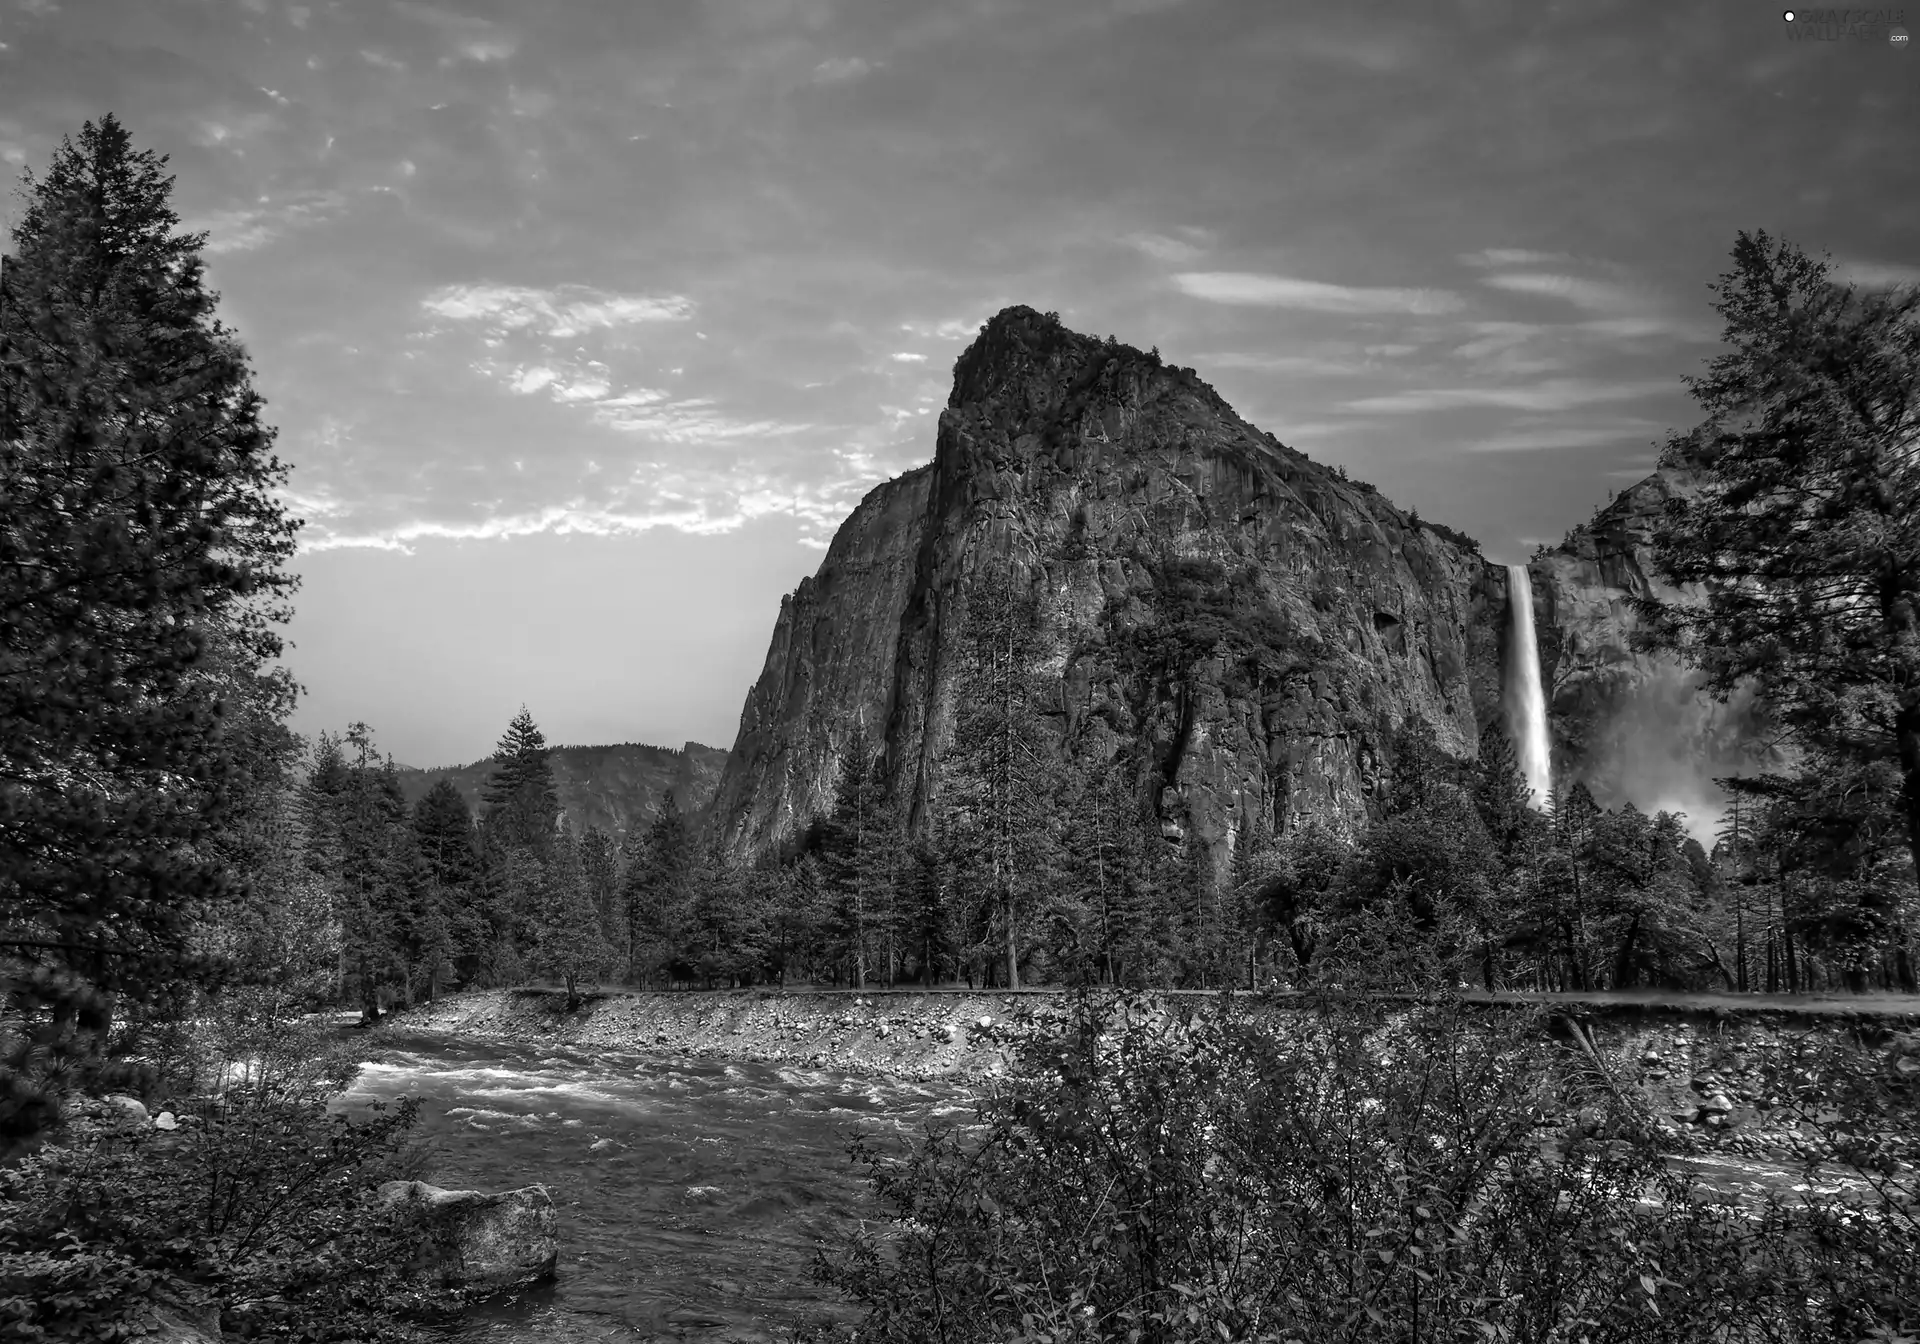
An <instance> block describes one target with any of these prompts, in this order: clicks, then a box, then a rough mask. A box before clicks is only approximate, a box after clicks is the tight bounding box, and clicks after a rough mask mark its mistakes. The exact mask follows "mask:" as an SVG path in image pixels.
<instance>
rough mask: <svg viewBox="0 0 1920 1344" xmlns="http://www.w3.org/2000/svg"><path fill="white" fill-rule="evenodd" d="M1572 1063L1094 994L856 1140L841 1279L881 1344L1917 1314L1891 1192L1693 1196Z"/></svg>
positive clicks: (1815, 1321) (1887, 1325) (1274, 1336)
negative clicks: (1006, 1056)
mask: <svg viewBox="0 0 1920 1344" xmlns="http://www.w3.org/2000/svg"><path fill="white" fill-rule="evenodd" d="M1557 1051H1558V1047H1555V1046H1553V1045H1551V1044H1550V1043H1549V1041H1548V1040H1547V1038H1546V1036H1545V1033H1543V1032H1542V1031H1541V1030H1540V1024H1539V1023H1537V1022H1528V1021H1525V1020H1523V1019H1522V1018H1520V1017H1519V1016H1518V1015H1515V1014H1510V1013H1509V1014H1502V1015H1499V1016H1497V1017H1475V1016H1473V1015H1471V1014H1470V1013H1469V1012H1468V1011H1467V1010H1465V1009H1463V1008H1462V1007H1461V1006H1460V1005H1459V1004H1457V1003H1453V1002H1448V1001H1445V1000H1440V1001H1430V1002H1427V1003H1425V1004H1421V1005H1417V1006H1414V1007H1412V1008H1410V1009H1407V1010H1404V1011H1400V1012H1396V1013H1394V1014H1392V1015H1389V1014H1387V1013H1386V1012H1384V1011H1383V1010H1379V1009H1374V1008H1367V1007H1362V1006H1357V1005H1355V1004H1353V1003H1351V1002H1348V1003H1341V1002H1336V1001H1333V1000H1321V1001H1318V1002H1317V1003H1315V1004H1313V1005H1311V1006H1310V1008H1309V1010H1307V1011H1303V1012H1291V1013H1287V1014H1284V1015H1278V1014H1265V1013H1260V1012H1258V1011H1254V1012H1247V1011H1241V1012H1237V1013H1236V1012H1232V1011H1230V1010H1229V1009H1226V1008H1219V1009H1216V1010H1214V1011H1210V1012H1208V1013H1206V1014H1205V1015H1202V1016H1198V1017H1196V1018H1194V1019H1193V1020H1190V1021H1187V1022H1185V1023H1181V1022H1176V1021H1169V1020H1167V1019H1165V1018H1164V1017H1163V1016H1162V1015H1161V1014H1160V1012H1159V1011H1158V1010H1157V1009H1156V1008H1155V1007H1154V1006H1153V1005H1151V1004H1147V1003H1140V1002H1127V1001H1124V1000H1122V1001H1120V1002H1117V1003H1115V1002H1099V1001H1083V1002H1081V1003H1080V1004H1079V1005H1077V1008H1076V1015H1075V1021H1074V1023H1073V1026H1072V1029H1071V1030H1070V1031H1069V1032H1068V1033H1067V1034H1066V1036H1065V1037H1064V1038H1059V1037H1054V1036H1051V1035H1049V1036H1044V1037H1039V1036H1037V1037H1035V1038H1033V1039H1032V1040H1030V1041H1029V1043H1028V1045H1027V1046H1026V1051H1025V1056H1024V1058H1023V1060H1022V1063H1021V1067H1020V1068H1019V1069H1018V1070H1017V1071H1016V1073H1015V1075H1014V1077H1013V1078H1012V1079H1011V1080H1010V1081H1009V1082H1007V1083H1006V1084H1004V1085H1003V1086H1001V1087H998V1088H996V1089H994V1090H993V1091H991V1092H989V1093H988V1095H987V1096H986V1097H985V1098H984V1099H983V1100H982V1101H981V1103H980V1105H979V1117H978V1119H979V1123H978V1124H977V1125H975V1126H970V1127H964V1128H954V1129H946V1130H932V1131H929V1132H928V1134H927V1135H926V1136H925V1137H924V1138H921V1139H917V1140H912V1141H908V1142H907V1143H906V1145H905V1147H904V1148H903V1149H898V1148H896V1149H892V1150H889V1149H887V1148H883V1147H882V1146H881V1145H880V1144H879V1143H877V1142H874V1141H866V1140H863V1141H860V1142H857V1143H856V1144H855V1145H854V1152H855V1155H856V1158H857V1159H858V1160H860V1161H861V1162H862V1163H863V1164H864V1165H865V1166H866V1167H867V1168H868V1171H869V1173H870V1177H871V1180H872V1183H873V1190H874V1194H875V1196H876V1200H877V1202H878V1205H879V1208H880V1211H881V1212H882V1214H883V1221H882V1222H881V1224H880V1226H879V1227H878V1228H875V1227H873V1226H872V1225H866V1226H864V1227H863V1230H861V1231H860V1232H858V1233H856V1234H855V1235H853V1236H852V1237H851V1238H849V1239H847V1240H846V1241H844V1242H843V1243H842V1244H841V1245H840V1246H838V1247H836V1248H835V1249H834V1250H833V1251H831V1252H829V1253H828V1254H826V1255H824V1256H823V1257H822V1259H821V1261H820V1264H819V1275H820V1277H821V1279H822V1281H823V1282H826V1283H828V1284H830V1285H832V1286H834V1287H837V1288H839V1289H840V1290H841V1291H843V1292H845V1293H846V1294H848V1295H849V1296H850V1297H851V1298H852V1300H853V1301H854V1302H855V1303H856V1304H857V1305H858V1306H859V1307H860V1308H861V1309H862V1311H863V1313H864V1318H863V1320H862V1321H861V1323H860V1326H859V1328H858V1330H857V1332H856V1337H857V1338H859V1339H860V1340H863V1341H869V1342H871V1344H877V1342H878V1341H888V1340H900V1341H908V1340H911V1341H915V1342H916V1344H919V1342H921V1341H940V1342H942V1344H961V1342H962V1341H965V1342H967V1344H972V1341H987V1340H1017V1341H1022V1342H1023V1344H1029V1342H1031V1344H1038V1341H1050V1342H1052V1344H1060V1342H1062V1341H1094V1340H1131V1341H1137V1342H1139V1344H1163V1342H1164V1344H1171V1342H1172V1341H1188V1340H1194V1341H1197V1340H1201V1339H1212V1338H1218V1339H1222V1340H1241V1339H1245V1340H1261V1341H1268V1340H1271V1341H1285V1340H1303V1341H1304V1340H1314V1341H1355V1342H1356V1344H1357V1342H1359V1341H1396V1342H1397V1341H1429V1340H1432V1341H1442V1340H1444V1341H1453V1340H1459V1339H1506V1340H1514V1341H1528V1342H1538V1344H1549V1342H1553V1344H1558V1342H1560V1341H1566V1344H1572V1342H1573V1341H1577V1340H1582V1339H1588V1340H1592V1339H1607V1340H1620V1341H1629V1340H1631V1341H1676V1344H1677V1342H1678V1341H1692V1340H1698V1339H1708V1338H1711V1339H1724V1340H1729V1341H1743V1342H1744V1341H1759V1340H1763V1339H1765V1340H1773V1339H1795V1340H1803V1341H1809V1342H1810V1341H1816V1340H1818V1341H1833V1344H1840V1342H1841V1341H1845V1342H1846V1344H1853V1342H1854V1341H1856V1340H1859V1339H1860V1338H1862V1337H1863V1336H1866V1335H1868V1334H1870V1333H1874V1332H1876V1331H1878V1332H1882V1334H1881V1337H1892V1335H1891V1334H1887V1333H1885V1332H1892V1331H1897V1330H1898V1329H1900V1328H1901V1327H1902V1326H1903V1325H1905V1326H1910V1325H1911V1324H1912V1322H1913V1319H1914V1313H1915V1312H1916V1311H1920V1278H1916V1277H1915V1274H1914V1271H1915V1269H1916V1268H1920V1235H1916V1229H1915V1228H1914V1225H1913V1223H1912V1222H1911V1221H1910V1219H1907V1220H1902V1219H1901V1218H1900V1217H1899V1216H1898V1214H1899V1209H1900V1207H1901V1206H1900V1205H1899V1204H1898V1203H1897V1201H1895V1200H1892V1199H1888V1200H1885V1201H1881V1202H1880V1203H1879V1205H1878V1213H1879V1215H1880V1221H1877V1222H1875V1223H1873V1224H1871V1225H1868V1224H1864V1223H1863V1222H1862V1221H1861V1220H1860V1219H1859V1218H1858V1217H1857V1216H1854V1215H1851V1214H1849V1213H1847V1212H1846V1211H1845V1210H1843V1209H1840V1208H1837V1207H1835V1206H1832V1205H1822V1204H1801V1205H1799V1206H1797V1207H1796V1206H1794V1205H1789V1204H1787V1203H1784V1202H1781V1201H1779V1200H1772V1201H1767V1202H1765V1203H1763V1204H1760V1205H1758V1207H1756V1208H1754V1209H1753V1210H1751V1211H1749V1210H1747V1209H1738V1208H1728V1207H1725V1206H1723V1205H1721V1204H1718V1203H1714V1202H1710V1201H1707V1200H1703V1199H1700V1198H1698V1196H1697V1192H1696V1191H1695V1190H1694V1189H1693V1188H1692V1187H1691V1185H1690V1184H1689V1182H1688V1180H1687V1179H1685V1178H1682V1177H1678V1176H1675V1175H1673V1174H1672V1173H1670V1172H1669V1171H1668V1170H1667V1169H1666V1167H1665V1164H1664V1162H1663V1157H1664V1153H1663V1151H1662V1149H1661V1146H1660V1142H1659V1140H1658V1138H1657V1131H1656V1129H1655V1128H1654V1126H1653V1125H1652V1123H1651V1117H1649V1116H1648V1115H1647V1114H1645V1113H1644V1111H1642V1110H1640V1109H1638V1108H1637V1107H1636V1106H1635V1105H1633V1104H1631V1103H1630V1102H1629V1101H1628V1100H1627V1099H1626V1098H1625V1097H1623V1096H1621V1095H1619V1094H1614V1093H1605V1094H1603V1095H1601V1096H1600V1097H1597V1098H1596V1097H1592V1096H1588V1095H1586V1094H1585V1093H1584V1092H1583V1085H1582V1084H1581V1082H1580V1079H1579V1075H1578V1074H1577V1072H1576V1071H1575V1070H1573V1069H1571V1068H1569V1066H1568V1064H1567V1061H1566V1060H1565V1059H1564V1058H1563V1057H1561V1056H1560V1055H1559V1054H1558V1053H1557ZM1576 1110H1578V1111H1579V1112H1581V1115H1580V1119H1579V1121H1578V1122H1576V1123H1573V1124H1569V1123H1568V1122H1567V1121H1566V1120H1565V1119H1562V1118H1561V1117H1565V1116H1568V1115H1569V1114H1571V1113H1573V1112H1574V1111H1576ZM1869 1226H1870V1230H1868V1229H1869Z"/></svg>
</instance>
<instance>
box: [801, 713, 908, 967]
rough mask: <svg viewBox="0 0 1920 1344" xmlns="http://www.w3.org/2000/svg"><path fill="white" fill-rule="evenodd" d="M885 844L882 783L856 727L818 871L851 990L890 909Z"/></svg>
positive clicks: (862, 731)
mask: <svg viewBox="0 0 1920 1344" xmlns="http://www.w3.org/2000/svg"><path fill="white" fill-rule="evenodd" d="M891 839H892V832H891V828H890V827H889V825H888V816H887V805H886V795H885V784H884V781H883V779H882V778H881V775H880V770H879V763H878V761H877V759H876V756H875V750H874V745H873V741H872V739H871V738H869V737H868V736H867V732H866V726H865V724H864V723H862V724H860V725H858V726H857V727H856V728H855V729H854V732H853V735H852V737H851V738H850V739H849V740H848V743H847V746H846V749H845V750H844V751H843V752H842V753H841V756H840V778H839V781H838V783H837V785H836V787H835V792H834V803H833V810H832V812H830V813H829V814H828V815H827V817H826V818H825V820H824V823H823V824H822V826H821V827H820V835H819V846H820V848H819V853H820V867H821V872H822V874H823V875H824V876H825V878H826V880H827V884H828V887H829V889H830V890H831V891H832V892H833V898H834V903H833V913H832V916H831V926H830V927H831V931H830V935H829V936H830V937H831V939H832V941H833V944H834V947H835V954H836V956H837V957H838V958H839V959H840V961H841V963H842V964H843V965H845V966H846V967H847V970H848V978H849V979H850V980H851V982H852V984H853V987H854V988H855V989H865V988H866V987H867V974H868V970H869V957H870V956H871V954H872V942H873V935H874V932H875V930H876V929H878V928H881V927H883V923H884V919H885V915H886V910H887V908H888V907H889V906H890V904H891V900H890V897H891V876H892V874H891V871H890V868H891V858H892V855H891V853H890V848H891V846H890V841H891Z"/></svg>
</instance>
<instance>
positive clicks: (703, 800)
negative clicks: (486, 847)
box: [397, 742, 727, 835]
mask: <svg viewBox="0 0 1920 1344" xmlns="http://www.w3.org/2000/svg"><path fill="white" fill-rule="evenodd" d="M726 759H727V757H726V753H725V752H723V751H721V750H719V749H718V748H717V747H708V746H702V745H701V744H700V743H698V742H689V743H687V744H686V745H685V746H684V747H681V748H680V749H679V750H677V751H676V750H674V749H673V748H672V747H650V746H646V745H644V744H642V743H638V742H623V743H620V744H618V745H615V746H604V747H555V748H553V750H552V751H551V752H550V753H549V754H548V760H549V762H550V763H551V764H552V766H553V782H554V790H555V792H556V793H557V794H558V795H559V797H560V809H561V811H562V813H563V814H564V815H565V816H566V818H567V820H568V821H569V822H571V823H572V825H573V828H574V830H575V832H576V833H584V832H585V831H586V829H587V827H589V826H598V827H599V828H600V829H601V830H603V831H606V832H607V833H608V834H610V835H621V834H623V833H625V832H626V831H627V830H628V829H629V828H634V827H644V826H646V824H647V823H648V822H650V821H652V820H653V816H654V813H655V812H656V811H657V810H658V809H659V806H660V804H661V802H662V801H664V800H665V798H666V795H667V793H668V792H669V791H671V792H672V793H673V795H674V802H675V803H676V804H677V805H678V806H679V807H680V809H681V810H682V811H683V812H687V813H695V812H698V811H699V810H700V809H701V808H703V807H705V806H706V805H707V802H708V800H709V799H711V798H712V796H713V791H714V786H715V785H716V784H717V783H718V782H719V778H720V769H721V766H722V765H723V764H724V763H725V761H726ZM493 770H494V764H493V761H492V759H491V758H489V759H487V760H483V761H475V762H474V763H473V764H471V765H449V766H441V767H439V768H438V769H432V770H416V769H411V768H407V767H401V768H400V769H399V770H398V771H397V775H398V778H399V783H400V792H401V793H402V794H403V795H404V796H405V798H406V800H407V802H408V804H409V805H411V804H413V803H417V802H418V801H419V800H420V799H421V798H423V797H425V796H426V793H427V791H428V790H429V789H431V788H432V787H433V786H434V785H435V784H437V783H439V782H440V781H441V780H443V779H446V780H451V781H452V782H453V786H454V788H456V789H458V790H459V791H460V796H461V797H462V798H465V799H466V800H467V806H468V807H471V808H472V809H473V810H474V811H475V812H476V813H479V812H482V811H484V810H485V807H484V804H483V803H482V801H481V800H482V798H483V796H484V794H485V790H486V787H487V780H488V778H489V777H490V776H491V775H492V774H493Z"/></svg>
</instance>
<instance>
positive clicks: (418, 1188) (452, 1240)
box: [379, 1181, 560, 1292]
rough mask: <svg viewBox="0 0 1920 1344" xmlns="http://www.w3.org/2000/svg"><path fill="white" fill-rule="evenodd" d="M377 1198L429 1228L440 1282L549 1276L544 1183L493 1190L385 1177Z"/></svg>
mask: <svg viewBox="0 0 1920 1344" xmlns="http://www.w3.org/2000/svg"><path fill="white" fill-rule="evenodd" d="M379 1195H380V1202H381V1203H382V1204H386V1205H389V1206H398V1207H400V1208H401V1209H403V1210H404V1211H405V1212H406V1213H408V1214H411V1215H412V1216H414V1217H417V1218H418V1219H420V1221H421V1222H422V1223H423V1224H425V1225H426V1226H427V1227H428V1228H429V1229H430V1230H431V1232H432V1233H433V1239H432V1244H433V1251H432V1253H431V1255H430V1260H429V1263H427V1264H423V1265H421V1266H420V1268H422V1269H424V1270H426V1271H427V1272H429V1273H432V1274H436V1275H437V1276H438V1277H439V1279H440V1282H442V1283H443V1284H448V1285H458V1286H461V1287H466V1288H474V1289H479V1290H480V1291H483V1292H487V1291H495V1290H498V1289H503V1288H517V1287H522V1286H524V1285H526V1284H531V1283H538V1282H540V1281H541V1280H543V1279H550V1278H552V1277H553V1273H554V1269H555V1267H556V1266H557V1265H558V1263H559V1260H560V1243H559V1239H558V1237H557V1236H556V1235H555V1233H554V1212H553V1198H552V1196H550V1195H549V1194H548V1193H547V1188H546V1187H545V1186H544V1185H529V1186H525V1187H523V1188H521V1189H519V1190H508V1191H505V1192H503V1193H501V1194H497V1195H488V1194H482V1193H481V1192H480V1191H478V1190H442V1189H441V1188H440V1187H438V1186H434V1185H428V1184H426V1183H425V1182H424V1181H388V1182H387V1183H386V1184H385V1185H383V1186H381V1187H380V1191H379Z"/></svg>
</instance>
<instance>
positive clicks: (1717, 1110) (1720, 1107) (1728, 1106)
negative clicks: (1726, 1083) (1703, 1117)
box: [1700, 1092, 1733, 1115]
mask: <svg viewBox="0 0 1920 1344" xmlns="http://www.w3.org/2000/svg"><path fill="white" fill-rule="evenodd" d="M1700 1109H1701V1110H1703V1111H1706V1112H1707V1113H1708V1114H1710V1115H1725V1114H1727V1113H1728V1112H1729V1111H1731V1110H1732V1109H1733V1101H1732V1099H1731V1098H1729V1097H1728V1096H1727V1094H1726V1093H1724V1092H1715V1093H1714V1094H1713V1095H1712V1096H1710V1097H1708V1098H1707V1099H1706V1100H1705V1101H1703V1102H1701V1103H1700Z"/></svg>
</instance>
